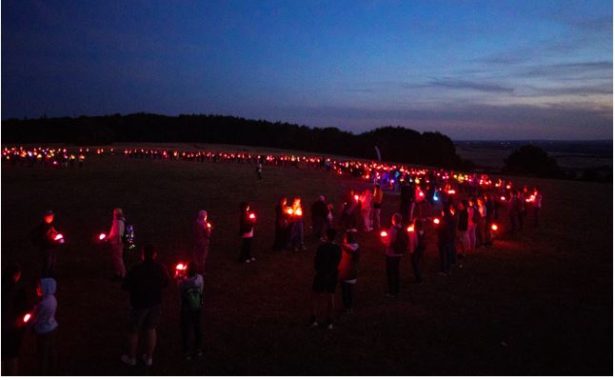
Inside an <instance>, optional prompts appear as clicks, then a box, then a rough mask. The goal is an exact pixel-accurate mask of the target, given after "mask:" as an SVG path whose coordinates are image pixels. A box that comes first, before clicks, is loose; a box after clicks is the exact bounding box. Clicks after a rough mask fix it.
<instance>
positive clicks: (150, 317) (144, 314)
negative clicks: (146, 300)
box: [128, 305, 160, 333]
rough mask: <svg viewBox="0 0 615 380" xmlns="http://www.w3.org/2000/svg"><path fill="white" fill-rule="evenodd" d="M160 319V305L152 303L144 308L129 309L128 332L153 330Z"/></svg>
mask: <svg viewBox="0 0 615 380" xmlns="http://www.w3.org/2000/svg"><path fill="white" fill-rule="evenodd" d="M159 321H160V305H154V306H152V307H148V308H145V309H130V322H129V326H128V328H129V330H130V332H133V333H136V332H139V330H153V329H155V328H156V327H157V326H158V322H159Z"/></svg>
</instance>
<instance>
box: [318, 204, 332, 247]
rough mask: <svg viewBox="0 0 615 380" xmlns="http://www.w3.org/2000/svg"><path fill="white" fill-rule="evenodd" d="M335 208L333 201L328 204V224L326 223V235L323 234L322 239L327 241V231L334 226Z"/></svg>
mask: <svg viewBox="0 0 615 380" xmlns="http://www.w3.org/2000/svg"><path fill="white" fill-rule="evenodd" d="M334 210H335V207H334V206H333V203H329V204H328V205H327V224H326V228H325V236H323V237H322V238H321V239H320V240H322V241H325V240H326V239H327V237H326V231H327V230H328V229H330V228H333V211H334Z"/></svg>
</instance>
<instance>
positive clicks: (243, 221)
mask: <svg viewBox="0 0 615 380" xmlns="http://www.w3.org/2000/svg"><path fill="white" fill-rule="evenodd" d="M239 211H240V219H239V235H240V236H241V248H240V253H239V262H242V263H246V264H249V263H251V262H253V261H256V258H255V257H254V256H252V252H251V248H252V239H254V225H255V224H256V214H255V213H254V211H252V210H251V209H250V205H249V204H248V202H241V204H240V205H239Z"/></svg>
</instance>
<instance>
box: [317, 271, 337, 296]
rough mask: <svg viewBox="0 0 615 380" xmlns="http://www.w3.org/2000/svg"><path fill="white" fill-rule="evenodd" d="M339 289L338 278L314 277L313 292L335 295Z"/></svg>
mask: <svg viewBox="0 0 615 380" xmlns="http://www.w3.org/2000/svg"><path fill="white" fill-rule="evenodd" d="M336 287H337V276H321V275H316V276H314V283H313V284H312V290H313V291H314V293H329V294H334V293H335V288H336Z"/></svg>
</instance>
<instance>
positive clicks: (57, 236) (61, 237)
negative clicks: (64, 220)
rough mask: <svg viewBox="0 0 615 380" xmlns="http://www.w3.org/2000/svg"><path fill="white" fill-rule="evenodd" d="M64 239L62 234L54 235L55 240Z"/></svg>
mask: <svg viewBox="0 0 615 380" xmlns="http://www.w3.org/2000/svg"><path fill="white" fill-rule="evenodd" d="M63 239H64V235H62V234H56V236H54V237H53V240H55V241H60V240H63Z"/></svg>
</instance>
